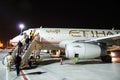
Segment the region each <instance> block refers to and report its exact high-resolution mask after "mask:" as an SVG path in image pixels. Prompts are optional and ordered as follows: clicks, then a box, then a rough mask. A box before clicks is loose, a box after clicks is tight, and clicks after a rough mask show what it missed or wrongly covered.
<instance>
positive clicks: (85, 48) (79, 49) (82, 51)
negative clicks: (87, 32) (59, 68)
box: [65, 43, 101, 59]
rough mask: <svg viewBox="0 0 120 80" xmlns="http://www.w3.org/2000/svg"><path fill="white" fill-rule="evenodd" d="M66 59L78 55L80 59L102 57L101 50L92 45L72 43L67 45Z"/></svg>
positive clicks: (97, 46)
mask: <svg viewBox="0 0 120 80" xmlns="http://www.w3.org/2000/svg"><path fill="white" fill-rule="evenodd" d="M65 52H66V58H74V57H75V54H78V57H79V59H87V58H96V57H99V56H100V55H101V48H100V46H99V45H97V44H92V43H71V44H68V45H66V49H65Z"/></svg>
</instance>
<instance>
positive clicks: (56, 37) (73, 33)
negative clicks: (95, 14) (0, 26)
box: [11, 28, 120, 49]
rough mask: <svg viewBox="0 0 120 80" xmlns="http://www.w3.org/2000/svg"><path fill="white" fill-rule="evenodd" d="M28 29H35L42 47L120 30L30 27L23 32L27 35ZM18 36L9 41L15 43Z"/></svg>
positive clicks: (55, 46)
mask: <svg viewBox="0 0 120 80" xmlns="http://www.w3.org/2000/svg"><path fill="white" fill-rule="evenodd" d="M30 30H35V34H37V33H39V36H40V42H42V44H43V47H42V48H43V49H58V48H61V47H60V45H59V44H60V43H61V42H63V43H64V42H65V43H69V42H71V41H73V40H87V39H93V38H98V37H105V36H109V35H114V34H118V33H120V30H105V29H74V28H73V29H72V28H32V29H28V30H26V31H24V32H23V33H27V34H28V35H29V33H30ZM19 36H20V35H19ZM21 36H23V35H21ZM18 38H19V39H16V37H15V38H13V39H12V40H11V43H12V41H13V43H17V42H18V40H21V39H20V37H18ZM21 38H23V37H21ZM62 48H63V47H62Z"/></svg>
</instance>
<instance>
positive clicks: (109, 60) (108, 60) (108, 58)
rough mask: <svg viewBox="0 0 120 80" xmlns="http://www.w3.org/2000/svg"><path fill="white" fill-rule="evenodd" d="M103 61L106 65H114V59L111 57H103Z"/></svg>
mask: <svg viewBox="0 0 120 80" xmlns="http://www.w3.org/2000/svg"><path fill="white" fill-rule="evenodd" d="M101 60H102V61H103V62H104V63H112V58H111V56H110V55H105V56H101Z"/></svg>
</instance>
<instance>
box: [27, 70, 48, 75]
mask: <svg viewBox="0 0 120 80" xmlns="http://www.w3.org/2000/svg"><path fill="white" fill-rule="evenodd" d="M43 73H46V72H40V71H38V72H31V73H27V74H26V75H39V74H43Z"/></svg>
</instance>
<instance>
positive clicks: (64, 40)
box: [10, 27, 120, 62]
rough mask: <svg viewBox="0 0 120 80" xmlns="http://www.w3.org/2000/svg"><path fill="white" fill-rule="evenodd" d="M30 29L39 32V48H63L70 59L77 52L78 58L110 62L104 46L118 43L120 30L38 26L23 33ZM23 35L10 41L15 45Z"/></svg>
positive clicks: (27, 32) (26, 32)
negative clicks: (97, 58) (99, 58)
mask: <svg viewBox="0 0 120 80" xmlns="http://www.w3.org/2000/svg"><path fill="white" fill-rule="evenodd" d="M31 30H35V34H38V33H39V39H38V41H39V42H38V44H41V46H42V47H41V49H46V50H58V49H59V50H65V56H66V58H70V59H73V58H75V56H76V54H77V57H78V58H79V59H89V58H96V57H101V60H102V61H103V62H111V57H110V55H108V54H107V52H106V46H107V47H109V46H110V47H111V46H112V45H119V44H120V43H119V42H120V30H107V29H78V28H41V27H40V28H31V29H28V30H25V31H23V34H24V33H25V34H27V35H29V33H30V31H31ZM23 36H24V35H18V36H16V37H14V38H13V39H11V40H10V43H11V44H12V45H14V46H15V45H16V44H15V43H17V42H18V41H19V40H22V39H23ZM18 38H19V39H18ZM116 40H117V41H116ZM116 42H118V43H119V44H118V43H116Z"/></svg>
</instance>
